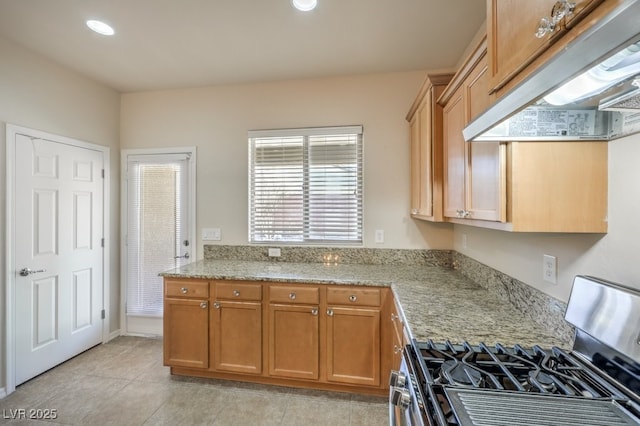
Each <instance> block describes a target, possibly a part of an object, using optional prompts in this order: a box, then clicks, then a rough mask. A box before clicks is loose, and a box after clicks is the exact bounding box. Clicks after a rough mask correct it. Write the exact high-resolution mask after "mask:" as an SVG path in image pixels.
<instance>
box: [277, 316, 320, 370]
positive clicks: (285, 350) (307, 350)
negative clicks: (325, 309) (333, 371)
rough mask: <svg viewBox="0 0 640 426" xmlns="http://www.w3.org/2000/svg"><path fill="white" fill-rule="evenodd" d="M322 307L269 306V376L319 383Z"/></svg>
mask: <svg viewBox="0 0 640 426" xmlns="http://www.w3.org/2000/svg"><path fill="white" fill-rule="evenodd" d="M319 344H320V341H319V323H318V306H309V305H281V304H273V303H272V304H270V305H269V375H271V376H280V377H290V378H300V379H311V380H317V379H318V376H319V366H320V361H319V354H320V349H319Z"/></svg>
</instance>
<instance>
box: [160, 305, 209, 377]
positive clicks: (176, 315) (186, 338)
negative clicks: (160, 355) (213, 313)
mask: <svg viewBox="0 0 640 426" xmlns="http://www.w3.org/2000/svg"><path fill="white" fill-rule="evenodd" d="M163 325H164V337H163V338H164V365H168V366H171V367H189V368H208V367H209V302H208V301H207V300H193V299H172V298H166V299H165V300H164V320H163Z"/></svg>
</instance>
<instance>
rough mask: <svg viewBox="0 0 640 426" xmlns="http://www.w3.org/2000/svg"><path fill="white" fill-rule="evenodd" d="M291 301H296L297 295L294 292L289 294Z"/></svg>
mask: <svg viewBox="0 0 640 426" xmlns="http://www.w3.org/2000/svg"><path fill="white" fill-rule="evenodd" d="M289 299H291V300H296V294H295V293H294V292H291V293H289Z"/></svg>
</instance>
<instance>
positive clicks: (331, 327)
mask: <svg viewBox="0 0 640 426" xmlns="http://www.w3.org/2000/svg"><path fill="white" fill-rule="evenodd" d="M327 380H329V381H332V382H341V383H350V384H358V385H369V386H378V385H380V311H379V310H378V309H362V308H347V307H330V308H329V309H328V310H327Z"/></svg>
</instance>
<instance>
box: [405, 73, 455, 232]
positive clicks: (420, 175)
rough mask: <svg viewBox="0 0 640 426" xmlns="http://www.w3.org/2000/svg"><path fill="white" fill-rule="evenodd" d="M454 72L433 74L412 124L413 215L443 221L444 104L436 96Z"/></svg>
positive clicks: (423, 88) (417, 102)
mask: <svg viewBox="0 0 640 426" xmlns="http://www.w3.org/2000/svg"><path fill="white" fill-rule="evenodd" d="M451 77H453V74H429V75H427V78H426V79H425V81H424V83H423V84H422V86H421V88H420V91H419V92H418V96H417V97H416V99H415V101H414V102H413V104H412V106H411V109H410V110H409V113H408V114H407V121H409V123H410V127H411V151H410V155H411V163H410V169H411V171H410V173H411V216H412V217H414V218H417V219H425V220H430V221H442V107H441V106H440V105H438V104H437V103H436V99H437V98H438V97H439V96H440V95H441V94H442V92H443V91H444V89H445V87H446V85H447V84H448V83H449V81H450V80H451Z"/></svg>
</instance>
